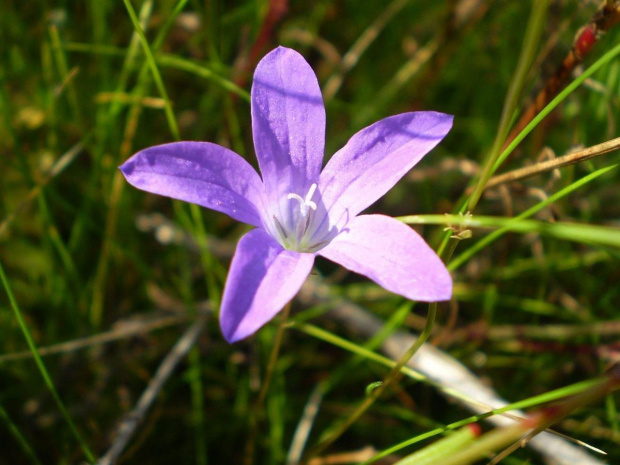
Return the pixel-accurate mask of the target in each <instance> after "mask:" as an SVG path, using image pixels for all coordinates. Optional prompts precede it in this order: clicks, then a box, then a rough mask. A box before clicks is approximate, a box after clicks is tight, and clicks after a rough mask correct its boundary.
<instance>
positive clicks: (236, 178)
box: [120, 142, 263, 227]
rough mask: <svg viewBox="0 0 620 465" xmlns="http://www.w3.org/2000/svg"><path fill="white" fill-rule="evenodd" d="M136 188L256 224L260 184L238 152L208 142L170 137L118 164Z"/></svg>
mask: <svg viewBox="0 0 620 465" xmlns="http://www.w3.org/2000/svg"><path fill="white" fill-rule="evenodd" d="M120 169H121V171H122V172H123V174H124V175H125V178H127V181H129V183H130V184H131V185H133V186H135V187H137V188H139V189H142V190H144V191H147V192H152V193H154V194H159V195H165V196H166V197H171V198H173V199H178V200H184V201H186V202H191V203H195V204H198V205H202V206H203V207H207V208H210V209H212V210H216V211H219V212H222V213H226V214H227V215H229V216H230V217H232V218H234V219H235V220H237V221H242V222H244V223H248V224H251V225H253V226H259V227H260V226H261V224H262V223H261V219H260V214H259V211H260V208H262V207H261V205H262V204H263V201H262V195H263V194H262V192H263V186H262V182H261V180H260V177H259V176H258V174H257V173H256V171H255V170H254V168H252V166H251V165H250V164H249V163H248V162H247V161H245V160H244V159H243V158H242V157H241V156H240V155H237V154H236V153H235V152H233V151H231V150H229V149H227V148H225V147H221V146H219V145H216V144H212V143H210V142H176V143H172V144H164V145H158V146H155V147H150V148H148V149H145V150H142V151H141V152H138V153H137V154H135V155H134V156H133V157H131V158H130V159H129V160H127V161H126V162H125V163H124V164H123V165H122V166H121V167H120Z"/></svg>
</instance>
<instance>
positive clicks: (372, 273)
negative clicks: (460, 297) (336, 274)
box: [319, 215, 452, 302]
mask: <svg viewBox="0 0 620 465" xmlns="http://www.w3.org/2000/svg"><path fill="white" fill-rule="evenodd" d="M319 255H322V256H323V257H325V258H328V259H329V260H332V261H334V262H336V263H339V264H340V265H342V266H344V267H345V268H347V269H349V270H351V271H354V272H356V273H360V274H363V275H364V276H367V277H368V278H370V279H372V280H373V281H374V282H376V283H377V284H379V285H381V286H383V287H384V288H385V289H387V290H388V291H391V292H394V293H396V294H400V295H402V296H404V297H407V298H408V299H411V300H417V301H424V302H435V301H441V300H450V297H451V296H452V278H451V276H450V273H449V272H448V270H447V269H446V267H445V266H444V264H443V263H442V261H441V259H440V258H439V257H438V256H437V255H436V254H435V252H434V251H433V250H432V249H431V248H430V247H429V246H428V245H427V244H426V242H424V239H422V238H421V237H420V236H419V235H418V234H417V233H416V232H415V231H414V230H413V229H411V228H410V227H409V226H407V225H405V224H403V223H401V222H400V221H397V220H395V219H394V218H390V217H388V216H383V215H361V216H358V217H356V218H354V219H353V220H351V221H350V222H349V223H348V224H347V226H346V227H345V229H344V230H343V231H342V232H341V233H340V234H339V235H338V236H337V237H336V238H335V239H334V240H333V241H332V242H331V243H330V244H329V245H328V246H327V247H325V248H324V249H322V250H320V251H319Z"/></svg>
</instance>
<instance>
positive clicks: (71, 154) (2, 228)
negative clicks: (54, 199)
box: [0, 136, 88, 239]
mask: <svg viewBox="0 0 620 465" xmlns="http://www.w3.org/2000/svg"><path fill="white" fill-rule="evenodd" d="M87 138H88V136H87V137H86V138H85V139H84V140H86V139H87ZM83 149H84V141H82V142H78V143H77V144H75V145H74V146H73V147H71V148H70V149H69V150H68V151H67V152H65V153H64V154H63V155H61V156H60V158H58V160H56V162H55V163H54V164H53V165H52V167H51V168H50V170H49V171H48V172H47V173H46V175H45V177H44V178H43V179H42V180H41V182H40V183H39V184H37V185H36V186H34V187H33V188H32V189H31V190H30V192H28V195H26V197H25V199H24V200H23V201H22V203H21V204H20V205H19V207H18V208H17V209H16V210H15V211H14V212H12V213H11V214H9V215H8V216H7V217H6V218H5V219H4V221H2V223H0V239H2V237H3V236H4V234H5V233H6V231H7V230H8V227H9V225H10V224H11V222H12V221H13V220H14V219H15V217H16V216H17V215H19V213H20V212H21V211H23V210H24V208H26V207H27V206H28V204H29V203H30V202H32V201H33V200H34V199H36V198H37V195H39V192H41V189H43V188H44V187H45V186H46V184H47V183H48V182H50V181H51V180H52V179H54V178H55V177H56V176H58V175H59V174H60V173H62V171H63V170H64V169H65V168H66V167H67V166H69V165H70V164H71V163H72V162H73V160H75V158H76V157H77V156H78V155H79V154H80V153H81V152H82V150H83Z"/></svg>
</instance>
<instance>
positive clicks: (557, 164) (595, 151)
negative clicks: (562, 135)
mask: <svg viewBox="0 0 620 465" xmlns="http://www.w3.org/2000/svg"><path fill="white" fill-rule="evenodd" d="M618 149H620V137H617V138H616V139H612V140H609V141H607V142H603V143H602V144H598V145H594V146H592V147H588V148H587V149H583V150H579V151H577V152H574V153H569V154H568V155H564V156H562V157H558V158H554V159H553V160H547V161H543V162H540V163H536V164H535V165H532V166H526V167H524V168H519V169H516V170H513V171H509V172H508V173H504V174H500V175H497V176H493V177H492V178H491V179H489V182H488V183H487V185H486V188H487V189H488V188H490V187H495V186H499V185H500V184H505V183H508V182H513V181H519V180H521V179H526V178H530V177H532V176H536V175H537V174H540V173H544V172H546V171H551V170H554V169H556V168H562V167H563V166H568V165H574V164H577V163H581V162H583V161H586V160H590V159H591V158H596V157H600V156H601V155H606V154H608V153H611V152H615V151H616V150H618Z"/></svg>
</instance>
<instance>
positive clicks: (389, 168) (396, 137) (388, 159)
mask: <svg viewBox="0 0 620 465" xmlns="http://www.w3.org/2000/svg"><path fill="white" fill-rule="evenodd" d="M452 119H453V117H452V116H451V115H446V114H444V113H437V112H433V111H425V112H413V113H403V114H400V115H396V116H391V117H389V118H385V119H382V120H380V121H378V122H376V123H375V124H373V125H371V126H368V127H367V128H365V129H362V130H361V131H359V132H358V133H357V134H355V135H354V136H353V137H351V139H349V142H347V144H346V145H345V146H344V147H343V148H342V149H340V150H339V151H338V152H336V153H335V154H334V156H333V157H332V158H331V160H330V161H329V162H328V163H327V166H326V167H325V169H324V170H323V172H322V173H321V180H320V182H319V191H320V192H321V196H322V200H323V202H324V203H325V207H326V208H327V210H328V211H329V216H330V221H331V223H332V224H337V225H338V226H342V225H343V224H344V223H346V221H348V220H349V219H351V218H353V217H354V216H355V215H357V214H358V213H360V212H361V211H362V210H364V209H365V208H367V207H369V206H370V205H371V204H373V203H374V202H375V201H376V200H377V199H379V198H380V197H382V196H383V195H384V194H385V193H386V192H387V191H388V190H390V189H391V188H392V187H393V186H394V185H395V184H396V183H397V182H398V181H399V180H400V179H401V178H402V177H403V176H404V175H405V174H406V173H407V171H409V170H410V169H411V168H413V166H414V165H415V164H416V163H417V162H418V161H420V159H422V157H423V156H424V155H426V154H427V153H428V152H429V151H430V150H431V149H432V148H433V147H435V146H436V145H437V144H438V143H439V142H440V141H441V139H443V138H444V136H445V135H446V134H447V133H448V131H449V130H450V128H451V127H452Z"/></svg>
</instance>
